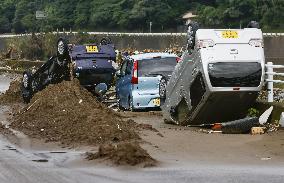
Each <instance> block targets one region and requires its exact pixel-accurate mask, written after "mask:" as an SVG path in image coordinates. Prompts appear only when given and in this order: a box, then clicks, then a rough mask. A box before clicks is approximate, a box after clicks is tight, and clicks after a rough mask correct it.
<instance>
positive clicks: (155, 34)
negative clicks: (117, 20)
mask: <svg viewBox="0 0 284 183" xmlns="http://www.w3.org/2000/svg"><path fill="white" fill-rule="evenodd" d="M85 33H88V34H90V35H103V36H177V37H178V36H186V35H187V33H127V32H85ZM36 34H37V35H38V34H44V33H36ZM53 34H67V35H68V34H78V32H53ZM30 35H31V34H0V38H12V37H22V36H30ZM263 36H264V37H279V36H284V33H263Z"/></svg>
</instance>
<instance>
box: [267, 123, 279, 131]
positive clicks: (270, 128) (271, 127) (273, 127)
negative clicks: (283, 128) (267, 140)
mask: <svg viewBox="0 0 284 183" xmlns="http://www.w3.org/2000/svg"><path fill="white" fill-rule="evenodd" d="M265 128H266V130H267V132H276V131H278V130H279V128H280V125H279V123H278V122H275V123H266V124H265Z"/></svg>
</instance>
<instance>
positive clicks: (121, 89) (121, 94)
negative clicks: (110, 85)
mask: <svg viewBox="0 0 284 183" xmlns="http://www.w3.org/2000/svg"><path fill="white" fill-rule="evenodd" d="M127 65H128V59H125V60H124V61H123V63H122V65H121V67H120V74H119V79H118V80H117V83H116V92H117V96H118V98H119V100H120V105H121V106H122V107H125V105H126V104H127V98H126V97H125V96H126V95H127V94H126V93H125V92H126V90H125V85H126V81H125V80H126V78H127V76H126V69H127Z"/></svg>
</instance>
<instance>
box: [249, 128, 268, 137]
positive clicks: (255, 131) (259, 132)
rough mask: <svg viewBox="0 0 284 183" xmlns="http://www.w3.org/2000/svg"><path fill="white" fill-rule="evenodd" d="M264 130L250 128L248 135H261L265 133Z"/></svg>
mask: <svg viewBox="0 0 284 183" xmlns="http://www.w3.org/2000/svg"><path fill="white" fill-rule="evenodd" d="M265 130H266V128H265V127H252V128H251V132H250V133H251V134H252V135H261V134H264V133H265Z"/></svg>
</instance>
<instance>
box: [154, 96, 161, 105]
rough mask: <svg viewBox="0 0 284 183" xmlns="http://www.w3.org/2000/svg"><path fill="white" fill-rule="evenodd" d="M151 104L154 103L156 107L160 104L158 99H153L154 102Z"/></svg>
mask: <svg viewBox="0 0 284 183" xmlns="http://www.w3.org/2000/svg"><path fill="white" fill-rule="evenodd" d="M153 103H154V105H156V106H160V104H161V102H160V99H159V98H157V99H154V100H153Z"/></svg>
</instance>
